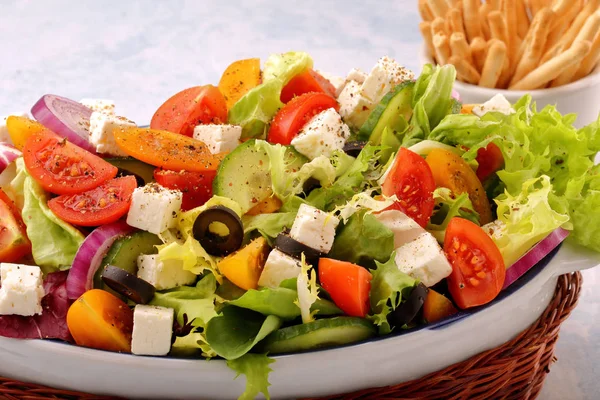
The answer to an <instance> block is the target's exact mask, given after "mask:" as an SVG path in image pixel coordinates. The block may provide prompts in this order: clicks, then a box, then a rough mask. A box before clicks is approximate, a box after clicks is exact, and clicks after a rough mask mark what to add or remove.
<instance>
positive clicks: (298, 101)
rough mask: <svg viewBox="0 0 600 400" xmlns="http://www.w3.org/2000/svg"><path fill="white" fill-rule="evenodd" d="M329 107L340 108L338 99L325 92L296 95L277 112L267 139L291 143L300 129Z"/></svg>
mask: <svg viewBox="0 0 600 400" xmlns="http://www.w3.org/2000/svg"><path fill="white" fill-rule="evenodd" d="M329 108H335V110H336V111H337V110H339V109H340V105H339V104H338V102H337V100H336V99H334V98H333V97H332V96H330V95H328V94H325V93H306V94H303V95H301V96H298V97H294V98H293V99H292V100H291V101H290V102H289V103H287V104H286V105H285V106H283V107H282V108H281V110H279V111H278V112H277V114H275V117H274V118H273V122H271V127H270V128H269V135H268V138H267V140H268V141H269V142H271V143H279V144H283V145H289V144H290V143H292V139H293V138H294V137H295V136H296V135H297V134H298V132H300V129H302V127H303V126H304V125H305V124H306V123H307V122H308V121H309V120H310V119H311V118H312V117H314V116H315V115H317V114H318V113H320V112H321V111H324V110H327V109H329Z"/></svg>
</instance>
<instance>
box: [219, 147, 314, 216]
mask: <svg viewBox="0 0 600 400" xmlns="http://www.w3.org/2000/svg"><path fill="white" fill-rule="evenodd" d="M286 156H288V157H289V160H286V161H287V162H286V164H288V165H289V167H288V169H289V170H290V171H294V170H298V169H300V167H301V166H302V165H303V164H304V163H305V162H306V161H307V160H306V158H305V157H304V156H303V155H301V154H300V153H298V152H297V151H296V150H294V149H293V148H292V147H289V146H288V147H287V151H286ZM271 187H272V185H271V171H270V168H269V156H268V154H267V153H266V152H265V151H263V150H261V149H258V148H257V147H256V140H248V141H247V142H245V143H243V144H241V145H239V146H238V147H236V148H235V150H233V151H232V152H231V153H229V154H228V155H227V156H226V157H225V158H224V159H223V161H221V165H219V169H218V170H217V176H216V177H215V180H214V182H213V193H214V194H215V195H219V196H223V197H228V198H230V199H232V200H235V201H236V202H237V203H238V204H239V205H240V207H241V208H242V213H243V214H245V213H246V212H248V210H250V209H251V208H252V207H254V206H255V205H256V204H257V203H260V202H261V201H263V200H265V199H266V198H267V197H269V196H271V194H272V193H273V191H272V189H271Z"/></svg>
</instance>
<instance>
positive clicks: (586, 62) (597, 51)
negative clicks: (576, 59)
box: [571, 33, 600, 82]
mask: <svg viewBox="0 0 600 400" xmlns="http://www.w3.org/2000/svg"><path fill="white" fill-rule="evenodd" d="M598 63H600V33H599V34H598V35H596V39H595V40H594V43H593V44H592V49H591V50H590V54H588V55H587V56H585V58H584V59H583V61H582V62H581V64H580V66H579V69H578V70H577V72H576V73H575V75H574V76H573V79H572V80H571V82H574V81H577V80H579V79H581V78H584V77H586V76H588V75H589V74H591V73H592V71H593V70H594V67H595V66H596V65H598Z"/></svg>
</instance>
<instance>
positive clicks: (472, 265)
mask: <svg viewBox="0 0 600 400" xmlns="http://www.w3.org/2000/svg"><path fill="white" fill-rule="evenodd" d="M444 252H445V253H446V257H448V261H450V264H451V265H452V273H451V274H450V276H449V277H448V278H447V279H448V289H449V290H450V294H451V295H452V298H453V299H454V302H455V303H456V305H458V306H459V307H460V308H462V309H465V308H469V307H475V306H480V305H482V304H486V303H489V302H490V301H492V300H493V299H494V298H495V297H496V296H497V295H498V293H500V290H501V289H502V285H504V279H505V276H506V268H505V266H504V260H503V259H502V254H500V250H498V246H496V244H495V243H494V241H493V240H492V239H491V238H490V237H489V236H488V235H487V234H486V233H485V232H484V231H483V229H481V228H480V227H479V226H477V225H476V224H474V223H473V222H471V221H468V220H466V219H462V218H453V219H452V220H451V221H450V223H449V224H448V229H447V230H446V237H445V239H444Z"/></svg>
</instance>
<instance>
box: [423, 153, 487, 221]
mask: <svg viewBox="0 0 600 400" xmlns="http://www.w3.org/2000/svg"><path fill="white" fill-rule="evenodd" d="M426 161H427V164H429V167H430V168H431V172H432V173H433V179H435V183H436V185H437V186H438V187H445V188H448V189H450V190H452V192H453V193H454V194H456V195H459V194H462V193H467V194H468V195H469V199H471V203H473V208H474V209H475V211H477V212H478V213H479V222H480V224H481V225H485V224H487V223H488V222H492V209H491V207H490V202H489V200H488V198H487V194H486V193H485V189H484V188H483V186H482V185H481V181H480V180H479V178H477V175H476V174H475V172H473V169H471V167H470V166H469V164H467V162H466V161H465V160H463V159H462V158H461V157H459V156H458V155H456V154H454V153H452V152H451V151H448V150H443V149H434V150H432V151H431V152H430V153H429V155H428V156H427V159H426Z"/></svg>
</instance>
